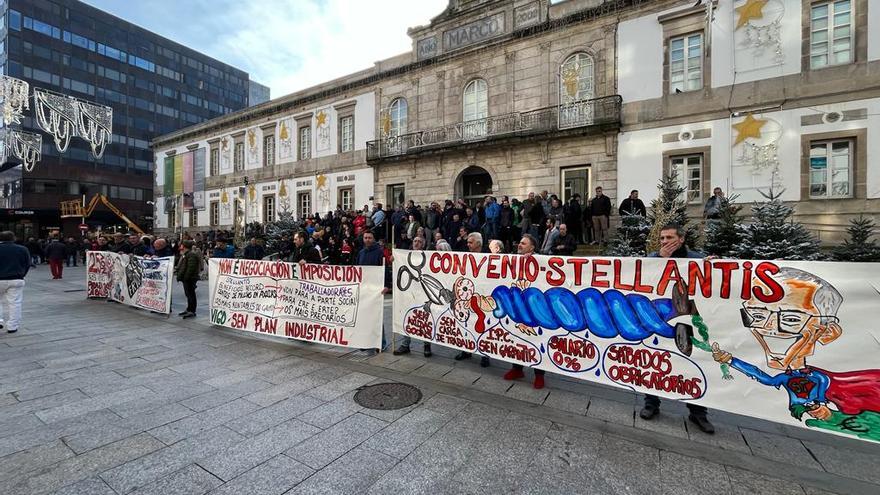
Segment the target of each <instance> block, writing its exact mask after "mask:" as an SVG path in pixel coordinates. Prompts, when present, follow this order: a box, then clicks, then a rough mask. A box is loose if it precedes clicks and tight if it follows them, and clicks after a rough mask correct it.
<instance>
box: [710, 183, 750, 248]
mask: <svg viewBox="0 0 880 495" xmlns="http://www.w3.org/2000/svg"><path fill="white" fill-rule="evenodd" d="M742 209H743V207H742V205H739V204H737V203H736V196H732V197H730V198H726V197H725V198H722V199H721V207H720V208H719V213H720V215H719V218H717V219H713V220H707V221H706V240H705V241H704V242H703V251H705V253H706V254H710V255H714V256H720V257H729V256H730V252H731V250H733V246H734V244H736V243H737V240H738V239H739V233H738V231H737V228H738V227H739V226H740V225H742V222H743V217H742V215H741V213H740V212H741V211H742Z"/></svg>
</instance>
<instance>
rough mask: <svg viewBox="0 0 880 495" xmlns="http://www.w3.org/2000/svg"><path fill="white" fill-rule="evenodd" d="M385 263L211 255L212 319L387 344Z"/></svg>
mask: <svg viewBox="0 0 880 495" xmlns="http://www.w3.org/2000/svg"><path fill="white" fill-rule="evenodd" d="M384 274H385V268H384V267H381V266H338V265H311V264H303V265H300V264H297V263H286V262H283V261H262V260H245V259H211V260H209V263H208V290H209V294H210V295H211V323H213V324H215V325H221V326H224V327H229V328H234V329H236V330H244V331H249V332H257V333H263V334H268V335H274V336H278V337H287V338H293V339H298V340H306V341H309V342H318V343H321V344H330V345H338V346H343V347H354V348H358V349H375V348H379V347H381V342H382V318H383V309H384V303H383V301H384V299H383V296H382V289H383V287H384V278H385V275H384Z"/></svg>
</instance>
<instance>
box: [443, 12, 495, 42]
mask: <svg viewBox="0 0 880 495" xmlns="http://www.w3.org/2000/svg"><path fill="white" fill-rule="evenodd" d="M502 33H504V12H499V13H497V14H495V15H492V16H489V17H484V18H482V19H479V20H476V21H474V22H471V23H469V24H465V25H464V26H459V27H457V28H454V29H450V30H449V31H444V32H443V50H444V51H447V52H448V51H450V50H456V49H458V48H462V47H465V46H468V45H472V44H474V43H478V42H480V41H483V40H487V39H489V38H494V37H495V36H498V35H499V34H502Z"/></svg>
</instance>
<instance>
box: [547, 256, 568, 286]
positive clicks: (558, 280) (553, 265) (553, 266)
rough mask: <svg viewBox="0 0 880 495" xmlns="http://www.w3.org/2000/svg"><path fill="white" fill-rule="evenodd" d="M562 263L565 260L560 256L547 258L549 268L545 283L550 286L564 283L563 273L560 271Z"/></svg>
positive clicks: (563, 263)
mask: <svg viewBox="0 0 880 495" xmlns="http://www.w3.org/2000/svg"><path fill="white" fill-rule="evenodd" d="M564 265H565V260H563V259H562V258H558V257H556V256H554V257H552V258H549V259H547V267H548V268H550V269H549V270H547V283H548V284H549V285H550V286H551V287H559V286H560V285H562V284H564V283H565V273H564V272H563V271H562V267H563V266H564ZM554 275H555V276H554Z"/></svg>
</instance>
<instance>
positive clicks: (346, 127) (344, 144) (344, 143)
mask: <svg viewBox="0 0 880 495" xmlns="http://www.w3.org/2000/svg"><path fill="white" fill-rule="evenodd" d="M353 149H354V116H352V115H349V116H348V117H342V118H341V119H339V152H340V153H345V152H348V151H352V150H353Z"/></svg>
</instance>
